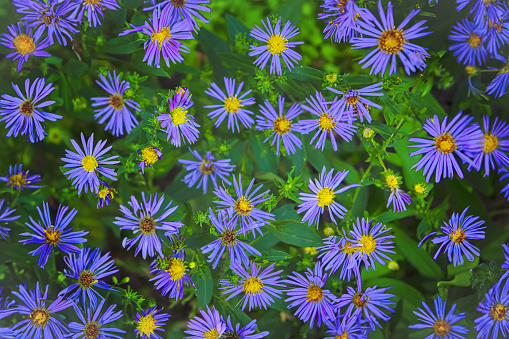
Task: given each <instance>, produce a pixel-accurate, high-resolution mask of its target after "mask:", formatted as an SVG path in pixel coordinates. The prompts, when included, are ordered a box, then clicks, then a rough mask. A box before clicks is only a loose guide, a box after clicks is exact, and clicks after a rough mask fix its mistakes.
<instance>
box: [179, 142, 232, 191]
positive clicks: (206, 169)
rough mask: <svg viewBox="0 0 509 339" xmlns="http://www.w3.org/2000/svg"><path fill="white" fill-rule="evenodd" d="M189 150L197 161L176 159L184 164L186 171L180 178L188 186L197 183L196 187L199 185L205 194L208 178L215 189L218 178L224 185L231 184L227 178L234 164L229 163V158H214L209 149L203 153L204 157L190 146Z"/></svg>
mask: <svg viewBox="0 0 509 339" xmlns="http://www.w3.org/2000/svg"><path fill="white" fill-rule="evenodd" d="M189 151H190V152H191V154H192V155H194V157H195V158H196V159H198V161H196V160H187V159H179V160H178V162H179V163H181V164H183V165H184V168H185V169H186V171H188V173H187V174H186V176H185V177H184V179H182V181H183V182H185V183H186V184H187V185H188V187H193V186H194V185H196V183H198V185H197V186H196V188H200V187H201V188H202V190H203V194H206V193H207V188H208V185H209V179H210V181H212V185H213V186H214V188H215V189H216V190H217V179H218V178H219V179H221V180H222V181H223V183H224V184H226V185H231V184H232V183H231V181H230V180H229V179H228V178H229V177H230V176H231V172H232V171H233V170H234V169H235V167H236V165H231V164H230V161H231V160H230V159H221V160H216V158H215V157H214V156H213V155H212V152H210V151H208V152H207V153H206V154H205V157H202V156H201V155H200V153H198V151H193V150H192V149H191V148H189Z"/></svg>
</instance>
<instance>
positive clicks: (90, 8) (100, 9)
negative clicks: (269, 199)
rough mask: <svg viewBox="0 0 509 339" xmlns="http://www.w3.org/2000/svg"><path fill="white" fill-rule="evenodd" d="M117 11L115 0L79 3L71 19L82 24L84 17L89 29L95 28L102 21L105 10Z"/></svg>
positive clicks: (117, 6) (91, 0)
mask: <svg viewBox="0 0 509 339" xmlns="http://www.w3.org/2000/svg"><path fill="white" fill-rule="evenodd" d="M118 9H120V5H119V4H118V3H117V0H86V1H83V2H81V1H80V5H79V6H78V7H76V8H75V9H74V11H73V12H72V14H71V17H73V18H75V19H76V20H77V21H78V22H79V23H82V22H83V17H86V18H87V22H88V24H89V26H90V27H97V26H100V25H101V20H102V19H104V11H105V10H110V11H116V10H118Z"/></svg>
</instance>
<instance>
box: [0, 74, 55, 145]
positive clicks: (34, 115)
mask: <svg viewBox="0 0 509 339" xmlns="http://www.w3.org/2000/svg"><path fill="white" fill-rule="evenodd" d="M52 85H53V84H52V83H49V84H47V85H46V80H45V79H44V78H37V79H35V80H34V81H33V82H32V85H31V86H30V79H26V80H25V94H23V92H22V91H21V90H20V89H19V87H18V85H15V84H14V83H13V84H12V88H14V91H15V92H16V94H17V95H18V96H17V97H13V96H11V95H9V94H4V95H2V98H3V99H2V100H0V117H1V118H0V121H5V128H6V129H7V128H9V127H10V129H9V132H7V137H10V136H14V137H17V136H18V134H20V135H26V136H27V141H30V142H32V143H34V142H38V141H41V140H42V139H44V137H45V136H46V135H48V133H46V132H45V131H44V124H43V123H44V121H45V120H48V121H56V120H57V119H62V116H61V115H57V114H53V113H48V112H44V111H43V110H41V108H44V107H47V106H49V105H52V104H54V103H55V102H54V101H52V100H49V101H43V102H39V101H41V100H43V99H44V98H45V97H46V96H48V95H49V94H50V93H51V92H53V90H54V89H55V87H53V86H52Z"/></svg>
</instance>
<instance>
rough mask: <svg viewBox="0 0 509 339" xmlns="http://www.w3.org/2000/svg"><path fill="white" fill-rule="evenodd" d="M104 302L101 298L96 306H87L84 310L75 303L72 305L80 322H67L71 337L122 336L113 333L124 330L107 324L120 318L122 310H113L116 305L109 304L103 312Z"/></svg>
mask: <svg viewBox="0 0 509 339" xmlns="http://www.w3.org/2000/svg"><path fill="white" fill-rule="evenodd" d="M105 302H106V300H102V301H101V302H100V303H99V305H98V306H97V307H96V308H93V307H88V308H86V309H85V311H82V310H81V309H80V308H79V307H77V306H76V304H75V305H74V310H75V311H76V314H77V315H78V317H79V319H80V322H71V323H69V330H70V331H71V338H72V339H79V338H84V339H121V338H122V337H120V336H118V335H117V334H115V333H126V332H125V331H124V330H121V329H119V328H113V327H111V325H108V324H109V323H112V322H114V321H116V320H118V319H120V318H122V317H123V316H124V314H123V312H122V311H117V312H115V311H114V310H115V307H116V306H117V305H111V306H109V307H108V308H107V309H106V310H105V311H104V312H102V308H103V306H104V303H105ZM101 313H102V314H101ZM106 325H108V326H106Z"/></svg>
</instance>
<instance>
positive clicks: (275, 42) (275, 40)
mask: <svg viewBox="0 0 509 339" xmlns="http://www.w3.org/2000/svg"><path fill="white" fill-rule="evenodd" d="M287 46H288V40H286V39H285V38H284V37H282V36H281V34H278V35H273V36H271V37H270V38H269V41H268V42H267V49H268V50H269V52H270V53H272V55H274V54H277V55H281V53H283V51H284V50H285V49H287V48H288V47H287Z"/></svg>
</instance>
